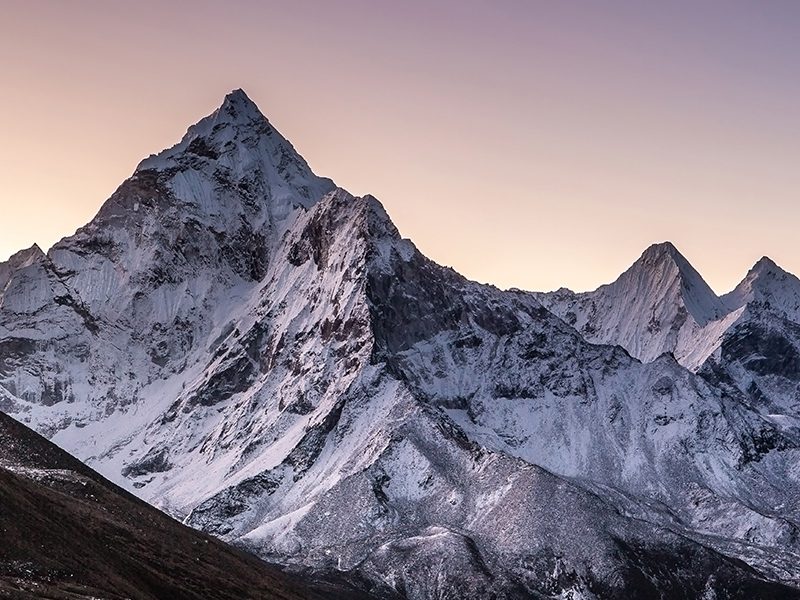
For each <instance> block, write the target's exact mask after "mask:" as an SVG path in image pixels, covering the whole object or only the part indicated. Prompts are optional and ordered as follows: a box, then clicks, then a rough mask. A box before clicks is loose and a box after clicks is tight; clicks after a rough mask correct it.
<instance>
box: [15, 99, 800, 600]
mask: <svg viewBox="0 0 800 600" xmlns="http://www.w3.org/2000/svg"><path fill="white" fill-rule="evenodd" d="M767 271H769V269H767ZM765 277H766V275H765ZM787 277H790V276H787ZM753 279H754V282H753V283H752V284H748V286H746V287H742V289H741V290H740V292H741V293H739V294H738V295H736V296H735V297H734V296H732V297H730V298H728V297H726V298H723V299H720V298H718V297H717V296H716V295H715V294H714V293H713V292H712V291H711V290H710V289H709V288H708V286H707V285H705V283H704V282H703V281H702V278H701V277H700V276H699V275H698V274H697V273H696V271H694V269H692V268H691V266H690V265H689V264H688V262H687V261H686V260H685V259H684V258H683V257H681V256H680V254H679V253H678V252H677V250H675V249H674V248H673V247H672V246H671V245H668V244H661V245H658V246H654V247H653V248H651V249H649V250H648V251H646V252H645V254H644V255H643V257H642V259H641V260H640V261H639V262H638V263H637V264H636V265H634V266H633V267H632V268H631V269H630V270H629V271H627V272H626V273H625V274H623V276H622V277H621V278H620V279H619V280H618V281H617V282H615V283H614V284H611V285H609V286H605V287H604V288H601V289H600V290H598V291H597V292H594V293H592V294H585V295H574V294H571V293H568V292H566V291H562V292H558V293H554V294H552V295H535V294H530V293H524V292H503V291H500V290H497V289H496V288H493V287H491V286H483V285H478V284H476V283H473V282H470V281H467V280H466V279H464V278H463V277H461V276H459V275H458V274H457V273H455V272H454V271H452V270H450V269H446V268H443V267H440V266H439V265H436V264H435V263H433V262H431V261H429V260H427V259H426V258H425V257H424V256H422V255H421V254H420V253H419V252H418V251H417V250H416V248H415V247H414V246H413V244H412V243H411V242H410V241H408V240H404V239H402V238H401V236H400V235H399V233H398V232H397V230H396V228H395V227H394V225H393V224H392V223H391V220H390V219H389V217H388V215H387V214H386V212H385V211H384V210H383V208H382V207H381V205H380V203H379V202H378V201H377V200H375V199H374V198H372V197H369V196H367V197H363V198H356V197H353V196H351V195H350V194H348V193H347V192H345V191H344V190H341V189H337V188H335V186H334V185H333V183H332V182H331V181H330V180H327V179H323V178H319V177H317V176H315V175H314V174H313V173H312V172H311V170H310V169H309V168H308V165H307V164H306V162H305V161H304V160H303V159H302V158H301V157H300V156H299V155H298V154H297V153H296V152H295V151H294V149H293V148H292V147H291V145H290V144H289V143H288V142H287V141H286V140H285V139H284V138H283V137H281V136H280V134H279V133H278V132H277V131H276V130H275V129H274V128H273V127H272V126H271V125H270V124H269V122H268V121H267V120H266V119H265V118H264V117H263V116H262V115H261V113H260V112H259V111H258V109H257V108H256V107H255V105H254V104H253V103H252V102H251V101H250V100H249V99H248V98H247V97H246V96H245V94H244V93H243V92H241V91H236V92H233V93H232V94H230V95H229V96H228V97H227V98H226V99H225V102H224V103H223V105H222V107H220V109H218V110H217V111H216V112H214V113H213V114H212V115H211V116H209V117H207V118H206V119H203V120H202V121H200V122H199V123H198V124H197V125H195V126H193V127H192V128H190V129H189V131H188V132H187V134H186V136H185V137H184V139H183V140H182V141H181V142H180V143H179V144H178V145H176V146H175V147H173V148H171V149H169V150H166V151H164V152H162V153H161V154H159V155H156V156H154V157H151V158H148V159H146V160H145V161H143V162H142V163H141V164H140V165H139V167H138V168H137V170H136V172H135V173H134V175H133V176H132V177H131V178H130V179H129V180H127V181H126V182H124V183H123V184H122V185H121V186H120V188H119V189H118V190H117V191H116V192H115V194H114V195H113V196H112V197H111V198H110V199H109V200H108V201H107V203H106V204H105V205H104V206H103V208H102V209H101V210H100V212H99V214H98V215H97V217H96V218H95V219H94V220H93V221H92V222H91V223H89V224H88V225H87V226H86V227H84V228H82V229H81V230H79V231H78V232H77V233H76V234H75V235H74V236H71V237H69V238H66V239H64V240H62V241H61V242H59V243H58V244H57V245H56V246H55V247H54V248H52V249H51V250H50V251H49V252H48V253H47V254H44V253H42V252H41V251H40V250H39V249H38V248H32V249H31V250H28V251H24V252H22V253H20V254H18V255H15V257H13V258H12V259H11V260H10V261H9V262H7V263H3V264H2V265H0V283H1V284H2V286H0V408H1V409H3V410H5V411H7V412H9V413H11V414H12V415H14V416H15V417H17V418H19V419H20V420H23V421H24V422H26V423H28V424H30V425H31V426H32V427H34V428H35V429H37V430H38V431H40V432H42V433H44V434H46V435H47V436H48V437H50V438H51V439H52V440H53V441H55V442H56V443H58V444H59V445H61V446H62V447H64V448H66V449H68V450H70V451H71V452H73V453H74V454H76V455H77V456H79V457H80V458H81V459H83V460H85V461H86V462H87V463H88V464H90V465H91V466H93V467H94V468H96V469H97V470H99V471H100V472H101V473H103V474H104V475H106V476H107V477H110V478H111V479H113V480H114V481H116V482H118V483H120V484H122V485H123V486H125V487H127V488H128V489H131V490H133V491H135V493H136V494H138V495H139V496H141V497H142V498H144V499H146V500H148V501H150V502H152V503H154V504H155V505H157V506H159V507H161V508H164V509H165V510H167V511H169V512H171V513H172V514H173V515H175V516H177V517H179V518H182V519H185V520H186V522H187V523H189V524H191V525H193V526H195V527H198V528H201V529H203V530H206V531H209V532H211V533H213V534H215V535H217V536H220V537H222V538H223V539H225V540H229V541H234V542H236V543H238V544H242V545H244V546H246V547H248V548H250V549H253V550H254V551H256V552H258V553H259V554H260V555H261V556H264V557H268V558H271V559H274V560H278V561H281V562H284V563H287V564H292V565H294V566H295V567H297V568H307V569H311V570H316V571H325V572H328V571H347V572H349V573H351V574H354V575H355V576H357V577H358V578H359V580H360V581H363V582H364V585H365V587H370V586H373V587H374V588H375V589H377V590H379V591H380V594H382V595H383V596H386V597H388V595H389V594H397V595H398V596H401V597H407V598H420V599H428V598H431V599H433V598H447V597H487V596H490V595H492V594H494V595H496V596H497V597H507V598H516V597H520V598H522V597H530V596H531V595H532V594H539V595H541V596H544V597H576V598H578V597H580V598H594V597H598V598H607V597H632V596H636V595H638V596H639V597H646V596H648V595H651V596H652V595H657V594H658V593H662V594H664V595H665V596H666V597H670V595H674V596H676V597H686V594H684V595H680V594H682V593H683V592H682V591H681V590H689V594H688V597H704V596H703V595H704V594H705V597H714V596H713V594H715V593H720V594H728V597H742V598H750V597H765V598H767V597H774V594H775V593H776V592H775V588H772V587H770V585H771V584H768V583H766V582H765V581H764V580H765V579H769V580H780V581H783V582H787V583H790V584H796V583H797V582H800V569H798V567H797V565H798V564H800V529H798V524H799V523H800V506H798V502H797V498H798V497H800V450H799V448H800V435H798V427H797V423H796V418H797V417H796V415H798V412H797V409H796V407H795V408H792V406H794V404H793V403H794V402H796V400H795V398H797V397H798V396H797V393H796V390H795V389H794V388H792V385H796V383H797V382H798V381H800V376H797V377H795V371H794V370H793V367H794V366H796V365H795V364H794V363H792V362H791V361H789V362H783V363H781V362H780V361H779V360H778V358H777V356H778V354H776V352H778V351H779V350H780V349H781V348H783V349H785V348H786V347H787V345H788V346H790V347H792V348H797V347H800V343H797V342H798V341H800V336H795V337H791V336H794V335H795V334H794V333H793V332H794V331H795V330H797V329H798V326H797V325H796V324H794V321H792V320H791V316H790V311H789V307H790V306H791V305H792V300H791V299H786V298H784V296H783V288H782V287H781V285H779V284H778V283H776V284H774V285H773V284H769V285H766V284H764V283H763V282H764V281H773V280H776V281H778V282H779V283H780V281H781V280H780V277H779V274H777V277H776V274H775V273H773V274H772V275H770V279H769V280H767V279H766V278H761V277H754V278H753ZM757 279H762V283H761V284H757V281H755V280H757ZM783 281H784V282H786V281H789V280H788V279H786V280H783ZM791 281H792V282H793V281H796V280H793V279H792V280H791ZM740 287H741V286H740ZM785 287H787V288H788V287H789V285H788V284H787V285H786V286H785ZM737 289H738V288H737ZM753 290H768V291H769V293H768V295H769V300H765V297H766V296H765V295H766V294H767V293H766V292H754V291H753ZM778 297H780V298H781V299H780V300H779V299H777V298H778ZM540 301H541V302H542V303H544V306H543V304H542V303H540ZM545 307H547V308H548V309H550V310H547V309H546V308H545ZM777 308H780V309H781V310H780V311H778V310H777ZM550 311H552V312H550ZM553 313H555V314H553ZM556 315H558V316H556ZM559 317H561V318H559ZM562 319H563V320H562ZM792 324H794V325H792ZM744 325H747V327H744ZM792 326H793V327H794V329H791V327H792ZM776 330H779V334H776V335H777V336H778V337H780V341H776V339H774V338H775V336H773V333H774V332H775V331H776ZM790 330H791V331H790ZM787 331H790V333H791V336H790V335H789V334H787V333H786V332H787ZM754 332H755V333H754ZM781 336H782V337H781ZM787 336H788V337H787ZM590 342H591V343H590ZM598 343H599V344H598ZM606 343H607V344H617V345H622V346H623V347H625V348H626V349H627V350H628V352H629V353H630V354H632V355H634V356H637V357H639V358H642V359H644V364H643V363H642V362H640V361H639V360H636V359H635V358H631V356H630V355H629V354H628V353H626V352H625V351H623V350H622V349H621V348H619V347H617V346H614V345H602V344H606ZM665 352H666V353H673V354H674V355H675V357H676V358H677V359H678V360H677V361H676V360H675V359H673V358H672V357H670V356H668V355H666V356H665V355H664V353H665ZM759 361H760V362H759ZM686 366H689V367H691V368H689V369H687V368H686ZM793 378H794V379H793ZM751 384H752V385H751ZM753 385H756V386H757V388H758V393H760V394H761V395H762V396H763V397H759V398H760V400H759V402H755V401H754V397H755V395H756V391H754V390H755V388H753ZM765 398H766V399H765ZM792 411H794V412H792ZM687 565H688V566H687ZM780 593H783V594H787V595H788V596H787V597H790V596H791V594H793V592H792V591H791V590H789V588H785V589H781V590H780ZM570 594H571V596H569V595H570ZM737 594H738V595H737Z"/></svg>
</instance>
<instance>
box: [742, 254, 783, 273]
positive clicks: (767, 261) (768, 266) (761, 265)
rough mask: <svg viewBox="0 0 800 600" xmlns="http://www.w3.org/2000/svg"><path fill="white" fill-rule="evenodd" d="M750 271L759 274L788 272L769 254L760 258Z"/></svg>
mask: <svg viewBox="0 0 800 600" xmlns="http://www.w3.org/2000/svg"><path fill="white" fill-rule="evenodd" d="M750 272H751V273H759V274H775V273H778V274H780V273H786V271H785V270H783V269H781V268H780V267H779V266H778V265H777V264H776V263H775V261H774V260H772V259H771V258H770V257H769V256H762V257H761V258H759V259H758V262H756V264H754V265H753V268H752V269H750Z"/></svg>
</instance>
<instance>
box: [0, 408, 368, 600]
mask: <svg viewBox="0 0 800 600" xmlns="http://www.w3.org/2000/svg"><path fill="white" fill-rule="evenodd" d="M0 506H2V510H0V531H2V532H3V543H2V545H0V597H2V598H19V599H23V598H26V599H27V598H70V599H79V598H87V599H89V598H100V597H102V598H109V599H111V598H135V599H137V600H145V599H157V598H175V599H178V598H185V599H189V598H197V599H203V600H205V599H212V598H215V599H224V598H230V599H236V600H240V599H243V598H253V599H255V598H259V599H268V598H273V599H275V600H280V599H283V600H292V599H300V598H309V599H310V598H322V597H323V596H322V594H321V593H320V594H318V593H315V592H312V591H311V590H310V589H308V588H307V587H306V586H304V585H302V584H301V583H300V581H299V579H296V578H294V577H292V576H288V575H285V574H283V573H281V572H280V571H279V570H278V569H276V568H274V567H271V566H269V565H266V564H264V563H261V562H260V561H258V560H255V559H254V558H252V557H249V556H247V555H245V554H243V553H241V552H239V551H237V550H234V549H233V548H231V547H229V546H226V545H225V544H222V543H220V542H219V541H217V540H215V539H213V538H211V537H209V536H204V535H202V534H200V533H198V532H196V531H192V530H191V529H189V528H187V527H184V526H182V525H180V524H179V523H177V522H175V521H174V520H172V519H170V518H169V517H167V516H166V515H164V514H162V513H159V512H158V511H157V510H155V509H153V508H152V507H150V506H148V505H147V504H145V503H144V502H141V501H140V500H137V499H136V498H134V497H133V496H130V495H129V494H127V493H125V492H123V491H122V490H121V489H119V488H118V487H116V486H115V485H113V484H111V483H110V482H108V481H106V480H105V479H103V478H102V477H100V476H99V475H98V474H97V473H95V472H94V471H92V470H91V469H89V468H87V467H86V466H85V465H83V464H82V463H81V462H79V461H78V460H76V459H74V458H72V457H71V456H69V455H68V454H66V453H65V452H64V451H62V450H60V449H58V448H57V447H56V446H54V445H53V444H51V443H50V442H48V441H47V440H45V439H43V438H41V437H40V436H38V435H37V434H35V433H34V432H32V431H31V430H29V429H27V428H26V427H24V426H23V425H21V424H19V423H17V422H15V421H14V420H13V419H11V418H9V417H8V416H6V415H4V414H2V413H0ZM328 591H330V590H328ZM349 594H350V592H349V591H346V590H340V591H338V592H337V591H336V590H334V591H333V595H326V596H325V597H326V598H330V597H335V596H337V595H338V597H342V598H343V597H352V596H350V595H349Z"/></svg>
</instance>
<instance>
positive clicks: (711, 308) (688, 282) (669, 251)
mask: <svg viewBox="0 0 800 600" xmlns="http://www.w3.org/2000/svg"><path fill="white" fill-rule="evenodd" d="M612 285H613V286H614V287H615V288H616V289H617V290H621V292H619V293H622V294H624V295H626V296H629V297H631V298H635V299H637V301H641V300H642V298H646V301H645V304H646V305H647V306H650V307H659V306H663V305H678V304H683V305H684V306H685V308H686V310H688V312H689V314H691V315H692V317H693V318H694V320H695V321H696V322H697V323H699V324H701V325H703V324H705V323H707V322H708V321H711V320H714V319H716V318H718V317H719V316H721V314H722V313H723V307H722V304H721V302H720V300H719V298H718V297H717V295H716V294H715V293H714V290H712V289H711V288H710V287H709V285H708V284H707V283H706V282H705V280H704V279H703V277H702V276H701V275H700V273H698V272H697V270H696V269H695V268H694V267H693V266H692V265H691V263H690V262H689V261H688V260H686V258H685V257H684V256H683V255H682V254H681V253H680V252H679V251H678V249H677V248H676V247H675V245H674V244H673V243H672V242H668V241H667V242H660V243H658V244H653V245H651V246H649V247H648V248H647V249H646V250H645V251H644V252H643V253H642V255H641V257H639V259H638V260H637V261H636V262H635V263H633V265H631V267H630V268H629V269H628V270H627V271H625V273H623V274H622V275H621V276H620V277H619V279H617V281H615V282H614V284H612Z"/></svg>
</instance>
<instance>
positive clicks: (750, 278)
mask: <svg viewBox="0 0 800 600" xmlns="http://www.w3.org/2000/svg"><path fill="white" fill-rule="evenodd" d="M722 300H723V302H725V305H726V306H727V307H728V309H729V310H735V309H737V308H740V307H742V306H745V305H747V304H750V303H753V302H757V303H761V304H762V305H765V306H766V305H768V306H769V307H770V308H772V309H773V310H777V311H781V312H784V313H786V314H787V315H788V316H789V317H790V318H791V319H793V320H800V279H798V278H797V277H795V276H794V275H792V274H791V273H789V272H788V271H786V270H784V269H782V268H781V267H779V266H778V265H777V264H776V263H775V261H773V260H772V259H770V258H769V257H767V256H764V257H762V258H761V259H759V260H758V262H756V264H755V265H753V267H752V268H751V269H750V270H749V271H748V272H747V275H745V278H744V279H742V281H741V282H740V283H739V285H737V286H736V287H735V288H734V289H733V291H731V292H730V293H728V294H725V295H724V296H723V297H722Z"/></svg>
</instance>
